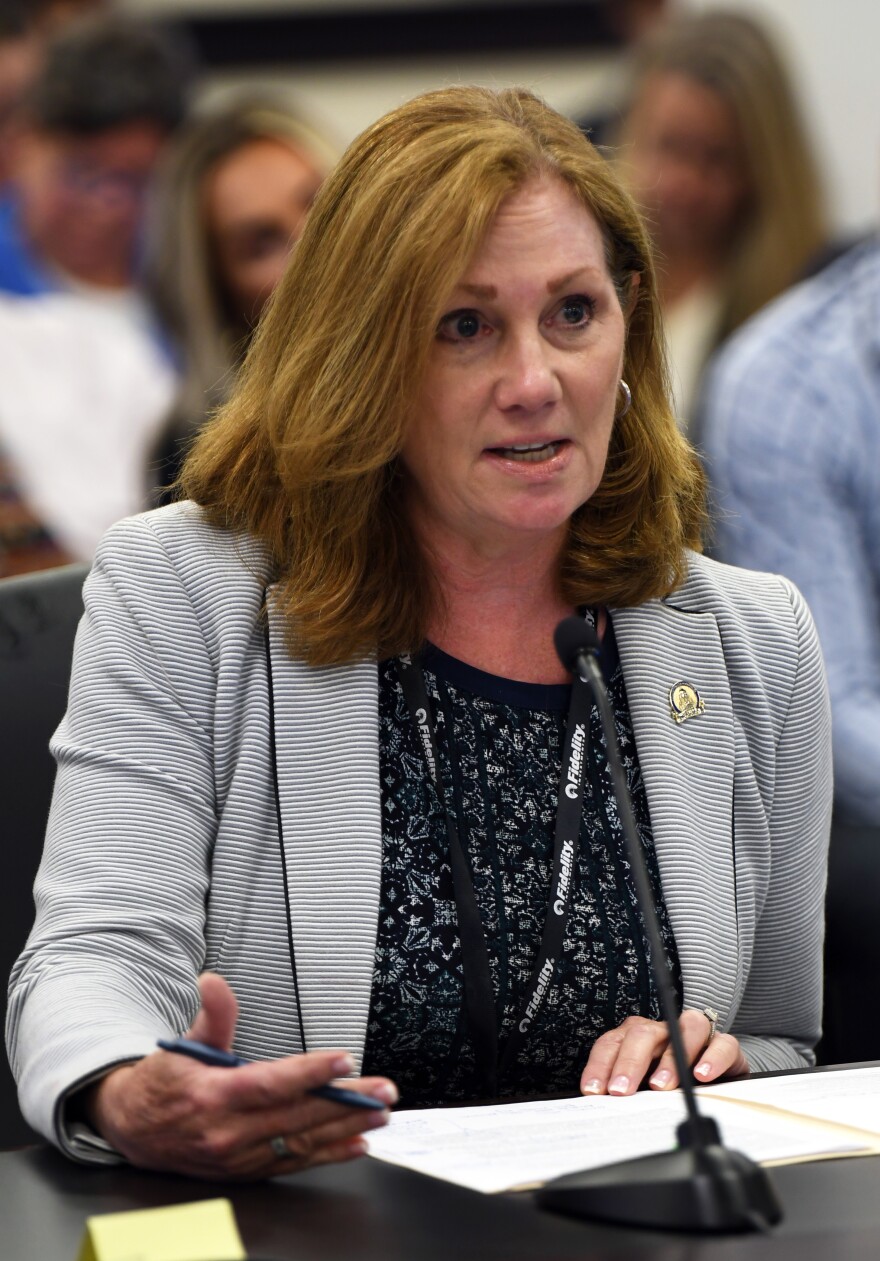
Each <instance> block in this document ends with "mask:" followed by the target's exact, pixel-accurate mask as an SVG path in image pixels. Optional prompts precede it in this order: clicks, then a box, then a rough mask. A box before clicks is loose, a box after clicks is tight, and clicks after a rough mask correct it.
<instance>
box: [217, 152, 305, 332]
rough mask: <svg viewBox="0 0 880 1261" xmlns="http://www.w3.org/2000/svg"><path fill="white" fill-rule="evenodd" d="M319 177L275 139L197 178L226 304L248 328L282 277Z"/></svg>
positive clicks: (229, 158) (299, 155) (235, 154)
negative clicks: (201, 186)
mask: <svg viewBox="0 0 880 1261" xmlns="http://www.w3.org/2000/svg"><path fill="white" fill-rule="evenodd" d="M321 179H322V174H321V172H320V171H319V170H318V168H317V167H316V166H315V165H313V163H312V162H310V161H309V159H308V158H306V157H305V156H304V155H303V154H302V153H300V152H299V151H298V150H296V149H294V148H292V147H291V146H290V145H289V144H286V143H285V142H284V141H283V140H273V139H270V138H266V139H261V140H251V141H249V142H248V143H247V144H244V145H242V146H241V148H239V149H236V150H235V151H234V152H233V153H230V154H229V155H228V156H227V157H225V158H222V159H221V160H220V161H219V162H218V163H217V164H216V165H215V166H214V167H213V168H212V170H211V171H210V173H209V175H208V177H207V179H206V181H205V192H204V197H205V202H204V204H205V217H206V220H207V226H208V233H209V236H210V240H211V243H212V246H213V253H214V259H215V263H216V266H217V269H218V271H219V275H220V280H221V283H222V285H223V288H224V290H225V292H226V295H227V297H228V300H229V303H230V306H231V308H232V310H233V311H234V312H235V314H236V315H237V317H238V318H240V319H242V320H243V321H244V322H245V323H247V324H254V323H256V321H257V319H258V318H259V316H260V312H261V311H262V309H263V307H264V306H265V304H266V300H267V298H268V297H269V295H270V294H271V292H272V290H273V289H274V288H275V286H276V285H277V284H278V281H279V280H280V279H281V277H282V275H283V274H284V268H285V266H286V265H287V259H288V255H289V254H290V248H291V246H292V245H293V243H294V241H295V240H296V239H297V237H298V236H299V235H300V233H301V232H302V228H303V220H304V219H305V216H306V212H307V211H308V209H309V207H310V206H311V204H312V202H313V201H314V199H315V194H316V193H317V191H318V189H319V187H320V185H321Z"/></svg>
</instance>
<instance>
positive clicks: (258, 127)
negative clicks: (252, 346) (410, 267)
mask: <svg viewBox="0 0 880 1261" xmlns="http://www.w3.org/2000/svg"><path fill="white" fill-rule="evenodd" d="M335 156H336V155H335V153H334V150H333V148H332V145H331V144H330V143H329V142H328V141H327V140H325V139H324V138H323V137H322V136H321V135H320V134H319V133H318V132H317V131H315V130H314V129H313V128H312V127H310V126H309V124H308V123H306V122H305V121H304V120H303V118H302V117H301V115H300V114H299V113H298V112H297V111H296V110H295V109H293V108H292V107H291V106H290V105H288V104H287V103H285V102H284V101H283V100H278V99H275V98H272V99H269V98H255V97H248V98H246V99H238V100H236V101H233V102H231V103H229V104H227V105H225V106H223V107H221V108H217V109H214V110H212V111H211V112H210V113H208V114H205V115H203V116H202V117H200V118H197V119H195V120H194V121H193V122H192V123H191V124H190V125H189V127H188V128H187V129H186V131H185V132H184V133H183V134H182V135H181V137H180V140H179V142H178V144H177V145H176V147H175V150H174V152H173V153H172V155H171V157H170V160H169V162H168V163H167V165H166V167H165V170H164V176H163V179H162V181H161V185H160V189H159V194H158V201H157V209H156V215H155V221H154V228H153V233H152V237H151V248H150V263H149V266H148V280H149V285H150V288H151V291H152V297H153V301H154V303H155V306H156V309H157V312H158V314H159V317H160V319H161V320H162V322H163V325H164V327H165V328H166V329H167V330H168V333H169V334H170V336H171V338H172V340H173V342H174V344H175V347H176V352H177V354H178V356H179V359H180V364H181V372H182V375H181V385H180V390H179V393H178V397H177V400H176V402H175V405H174V407H173V409H172V413H171V416H170V417H169V423H168V425H167V427H166V429H165V432H164V434H163V436H162V439H161V442H160V444H159V448H158V450H157V452H156V459H155V461H154V468H153V470H152V476H153V477H154V479H155V484H156V485H157V486H158V487H166V486H168V485H169V484H170V483H171V482H172V481H174V479H175V477H176V475H177V471H178V467H179V464H180V461H181V458H182V454H183V452H184V450H185V448H186V446H187V443H188V440H189V439H190V438H191V437H192V436H193V435H194V434H195V433H196V432H197V431H198V429H199V427H200V426H201V424H202V422H203V421H204V419H205V417H206V416H207V415H208V413H209V412H210V411H211V410H212V409H213V408H214V407H216V406H217V405H218V404H220V403H222V402H224V401H225V399H226V397H227V395H228V393H229V390H230V387H231V385H232V381H233V379H234V376H235V372H236V369H237V368H238V365H239V363H240V362H241V359H242V358H243V355H244V352H245V350H246V349H247V346H248V343H249V341H250V336H251V333H252V331H253V328H254V326H255V324H256V322H257V320H258V318H259V316H260V313H261V312H262V310H263V307H264V306H265V303H266V301H267V299H268V297H269V295H270V294H271V293H272V290H273V289H274V288H275V286H276V284H277V283H278V281H279V280H280V279H281V276H282V273H283V271H284V268H285V265H286V263H287V258H288V255H289V253H290V249H291V246H292V245H293V243H294V241H295V240H296V239H297V237H298V236H299V234H300V232H301V231H302V226H303V221H304V219H305V215H306V213H307V211H308V209H309V207H310V206H311V204H312V201H313V199H314V196H315V194H316V193H317V191H318V188H319V187H320V185H321V182H322V180H323V179H324V176H325V175H326V174H327V172H328V171H329V170H330V168H331V166H332V165H333V163H334V161H335Z"/></svg>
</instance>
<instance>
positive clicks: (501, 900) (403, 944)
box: [363, 623, 681, 1105]
mask: <svg viewBox="0 0 880 1261" xmlns="http://www.w3.org/2000/svg"><path fill="white" fill-rule="evenodd" d="M422 662H423V667H424V675H425V682H426V685H427V689H428V694H429V696H430V697H431V703H432V706H433V708H434V716H435V720H436V724H437V743H438V748H439V760H440V773H441V779H442V783H443V789H444V793H445V797H446V801H447V802H449V804H450V806H451V808H452V810H453V811H454V815H455V818H456V820H457V824H458V830H459V835H460V836H461V838H462V843H463V844H464V846H465V848H466V851H467V854H468V858H469V860H470V865H471V872H472V876H473V883H474V891H475V893H476V896H477V900H478V903H479V906H480V911H481V915H482V920H483V927H484V930H485V933H486V938H487V942H488V945H489V956H490V967H491V974H492V981H493V986H494V990H495V993H496V996H497V1014H498V1015H499V1017H500V1020H499V1048H500V1049H502V1050H503V1047H504V1041H505V1038H506V1035H507V1034H508V1032H509V1031H510V1029H511V1028H512V1026H513V1023H514V1020H515V1019H516V1017H517V1016H518V1014H519V1011H520V1007H521V1005H522V1003H523V1001H524V997H525V991H526V988H527V986H528V982H529V978H530V976H531V973H532V970H533V968H534V966H535V962H536V957H537V954H538V950H539V947H540V943H541V936H542V932H543V928H544V919H545V916H546V913H547V905H548V892H549V888H550V875H551V868H552V858H553V841H554V831H555V824H556V803H557V793H558V781H559V767H560V757H561V749H562V744H563V741H564V737H565V724H566V718H567V714H568V705H569V700H570V696H571V688H570V687H568V686H566V685H564V684H563V685H559V686H543V685H539V684H528V683H516V682H512V681H510V680H508V679H502V678H498V677H496V676H495V675H491V674H486V673H484V672H483V671H481V670H476V669H474V668H473V667H472V666H468V665H466V664H465V663H463V662H461V661H457V660H455V659H454V658H452V657H449V656H447V655H446V654H445V653H442V652H440V651H439V650H437V649H433V648H432V649H429V650H428V652H427V653H426V654H425V655H424V656H423V658H422ZM603 668H604V670H605V674H606V678H608V680H609V691H610V695H611V702H612V705H613V708H614V713H615V719H616V723H617V735H618V739H619V741H620V746H621V753H622V756H623V760H624V766H625V769H626V774H627V779H628V781H629V788H630V792H631V794H632V798H633V806H634V810H635V815H636V821H637V823H638V828H639V834H640V836H641V840H642V845H643V849H644V854H645V858H646V861H647V864H648V870H649V874H650V877H651V882H652V885H653V888H654V894H655V901H656V906H657V910H658V914H659V918H660V924H661V930H662V933H663V938H664V942H665V945H666V950H667V954H668V956H669V959H670V962H671V964H672V968H673V975H674V978H675V984H676V987H677V990H678V993H679V995H680V993H681V978H680V971H679V965H678V958H677V954H676V950H675V941H674V938H673V934H672V930H671V927H670V924H669V919H668V916H667V913H666V906H665V903H664V901H663V896H662V891H661V888H660V877H659V872H658V868H657V860H656V855H655V853H654V845H653V840H652V836H651V828H650V821H649V818H648V810H647V801H646V798H645V791H644V786H643V784H642V779H641V774H640V771H639V763H638V757H637V755H636V748H635V741H634V739H633V732H632V724H631V722H630V716H629V708H628V705H627V699H626V689H625V687H624V682H623V672H622V670H621V668H620V664H619V661H618V659H617V654H616V649H615V647H614V642H613V634H611V632H610V623H609V633H607V634H606V637H605V643H604V644H603ZM379 724H380V740H379V747H380V749H381V750H382V754H381V783H382V831H383V864H382V885H381V895H380V910H379V930H378V940H377V944H376V959H375V967H374V972H373V989H372V999H371V1006H370V1013H369V1020H368V1028H367V1042H366V1048H365V1053H364V1067H363V1072H364V1074H365V1075H369V1074H373V1073H380V1074H385V1075H388V1076H390V1077H393V1078H394V1080H395V1081H396V1082H397V1084H398V1086H399V1087H400V1091H401V1102H402V1103H403V1104H405V1105H416V1104H423V1105H424V1104H438V1103H442V1102H444V1101H451V1100H464V1099H477V1098H480V1097H482V1096H483V1095H484V1094H485V1089H484V1088H483V1087H482V1085H481V1079H480V1077H479V1074H478V1073H477V1071H476V1067H475V1059H474V1048H473V1044H472V1041H471V1038H470V1035H469V1030H468V1019H467V1014H466V1011H465V1009H464V991H463V984H462V958H461V948H460V944H459V939H458V931H457V917H456V907H455V897H454V893H453V887H452V873H451V870H450V865H449V858H448V842H447V832H446V820H445V814H444V807H443V805H442V803H441V801H440V799H439V795H438V793H437V791H436V789H435V787H434V783H433V781H432V779H431V777H430V775H429V772H428V767H427V763H426V760H425V755H424V752H423V750H422V747H421V742H420V739H419V737H418V734H417V732H416V729H415V725H414V722H413V720H412V718H411V716H410V712H409V709H408V707H407V704H406V701H405V699H404V696H403V692H402V690H401V687H400V683H399V681H398V678H397V670H396V666H395V663H394V662H393V661H384V662H381V663H380V665H379ZM590 727H591V730H590V739H589V742H588V756H587V767H586V776H587V779H586V792H585V797H584V811H583V821H582V824H581V835H580V846H579V851H578V861H577V870H576V883H575V887H574V890H573V896H572V901H571V909H570V913H569V917H568V923H567V926H566V934H565V941H564V945H563V950H562V954H561V957H560V960H559V963H558V965H557V969H556V974H555V983H554V984H553V985H552V987H551V989H550V991H549V993H548V994H547V995H546V996H545V999H544V1002H543V1004H542V1006H541V1008H540V1010H539V1013H538V1017H537V1019H536V1020H535V1021H534V1022H533V1024H532V1026H531V1028H530V1030H529V1034H528V1036H527V1037H526V1038H525V1039H524V1040H523V1042H522V1044H521V1046H520V1050H519V1053H518V1055H517V1058H516V1059H515V1060H514V1062H513V1063H512V1065H511V1066H510V1067H509V1069H508V1070H507V1072H506V1073H505V1074H504V1076H503V1077H502V1078H501V1080H500V1082H499V1095H500V1096H501V1097H504V1098H509V1097H512V1096H515V1095H526V1094H532V1095H534V1094H542V1093H553V1092H557V1091H560V1092H561V1091H571V1092H576V1091H577V1089H578V1084H579V1081H580V1074H581V1071H582V1069H583V1066H584V1064H585V1063H586V1059H587V1054H588V1052H589V1049H590V1046H591V1045H592V1043H593V1041H594V1039H595V1038H596V1037H597V1036H598V1035H599V1034H600V1033H603V1032H604V1031H605V1030H607V1029H612V1028H614V1027H615V1026H617V1025H619V1024H620V1023H621V1021H622V1020H623V1019H624V1018H625V1017H626V1016H628V1015H631V1014H641V1015H645V1016H650V1017H651V1018H653V1019H658V1018H659V1002H658V998H657V993H656V988H655V985H654V982H653V980H652V977H651V970H650V967H649V962H648V960H649V951H648V945H647V941H646V938H645V932H644V927H643V925H642V921H641V917H640V915H639V913H638V911H637V908H636V896H635V889H634V882H633V880H632V876H631V873H630V869H629V864H628V862H627V860H626V858H625V853H624V840H623V834H622V829H621V826H620V822H619V819H618V815H617V808H616V806H615V802H614V797H613V793H612V790H611V778H610V774H609V772H608V768H607V764H606V758H605V743H604V739H603V737H602V733H601V725H600V721H599V715H598V711H597V710H596V707H595V705H594V706H593V709H592V714H591V718H590Z"/></svg>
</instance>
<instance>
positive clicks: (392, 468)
mask: <svg viewBox="0 0 880 1261" xmlns="http://www.w3.org/2000/svg"><path fill="white" fill-rule="evenodd" d="M538 176H544V177H551V178H557V179H560V180H562V181H563V182H564V183H565V184H566V185H567V186H568V187H569V188H570V189H571V190H572V192H573V193H574V195H575V196H576V197H577V198H578V199H579V200H580V201H581V203H582V204H583V206H584V207H585V209H586V210H587V211H588V212H589V213H590V214H592V215H593V216H595V219H596V221H597V222H598V224H599V225H600V227H601V230H602V232H603V235H604V239H605V246H606V252H607V261H608V267H609V271H610V274H611V276H612V278H613V280H614V282H615V286H616V288H617V291H618V294H619V296H620V300H621V304H622V306H623V307H624V310H625V311H627V312H628V332H627V338H626V347H625V356H624V377H625V379H626V380H627V381H628V382H629V384H630V387H631V389H632V396H633V401H632V406H631V408H630V409H629V410H628V411H627V412H626V414H625V415H623V416H622V417H621V419H619V420H618V421H617V422H616V423H615V425H614V428H613V432H612V436H611V443H610V448H609V453H608V459H607V463H606V467H605V470H604V475H603V477H602V480H601V483H600V485H599V487H598V488H597V490H596V492H595V493H594V495H593V496H592V497H591V499H590V500H589V501H588V502H587V503H585V504H584V505H583V506H582V507H581V508H580V509H579V510H578V511H577V512H576V513H575V515H574V517H573V519H572V522H571V526H570V530H569V537H568V542H567V546H566V548H565V551H564V555H563V556H562V558H561V563H560V587H561V591H562V593H563V594H564V595H565V598H566V599H567V600H569V601H570V602H571V603H572V604H573V605H578V604H599V603H602V604H611V605H625V604H638V603H641V602H642V601H645V600H648V599H651V598H652V597H657V596H663V595H665V594H667V593H668V592H669V591H670V590H672V589H673V587H675V586H676V585H677V584H678V582H679V581H680V580H681V579H682V577H683V574H684V572H685V570H686V564H687V562H686V557H685V549H686V548H687V547H688V546H690V547H698V546H699V544H700V539H701V533H702V527H703V523H704V480H703V475H702V471H701V467H700V464H699V461H698V460H697V458H696V456H695V454H694V452H693V451H692V449H691V448H690V447H689V446H688V444H687V442H686V441H685V440H684V439H683V438H682V436H681V435H680V433H679V430H678V427H677V425H676V423H675V420H674V418H673V415H672V412H671V409H670V405H669V401H668V390H667V379H666V368H665V363H664V358H663V348H662V338H661V336H660V332H659V317H658V306H657V299H656V294H655V282H654V272H653V268H652V263H651V255H650V246H649V243H648V239H647V236H646V233H645V231H644V228H643V226H642V223H641V221H640V219H639V215H638V213H637V211H636V209H635V207H634V205H633V203H632V201H631V200H630V198H629V196H628V195H627V194H626V193H625V192H624V190H623V189H622V187H621V185H620V182H619V180H618V178H617V176H616V174H615V173H614V171H613V170H612V169H611V168H610V166H609V165H608V163H607V162H606V161H605V160H604V159H603V158H602V157H601V156H600V155H599V154H598V153H597V151H596V150H595V149H594V148H593V146H592V145H591V144H590V143H589V141H588V140H586V139H585V137H584V136H583V134H582V133H581V132H580V131H579V129H578V128H577V127H576V126H575V125H574V124H573V123H572V122H570V121H569V120H568V119H565V118H563V117H562V116H561V115H560V114H558V113H556V112H555V111H554V110H552V109H550V108H549V107H548V106H547V105H545V104H544V103H543V102H542V101H540V100H539V99H538V98H537V97H535V96H533V95H532V94H531V93H529V92H526V91H523V90H520V89H508V90H505V91H501V92H494V91H490V90H488V89H483V88H476V87H470V88H449V89H446V90H442V91H438V92H430V93H427V94H425V95H424V96H420V97H417V98H416V99H415V100H413V101H410V102H409V103H408V104H406V105H403V106H401V107H400V108H399V109H396V110H394V111H392V112H391V113H390V114H387V115H386V116H385V117H384V118H381V119H380V120H379V121H378V122H377V123H375V124H374V125H373V126H372V127H370V128H369V129H368V130H367V131H365V132H364V133H363V134H362V135H361V136H360V137H358V138H357V139H356V140H355V141H354V142H353V144H352V145H351V147H350V148H349V149H348V151H347V152H346V153H345V155H344V156H343V158H342V160H341V162H340V164H339V166H338V167H337V168H336V169H335V171H334V172H333V174H332V175H331V176H330V177H329V179H328V180H327V181H326V183H325V184H324V186H323V188H322V190H321V192H320V193H319V195H318V197H317V200H316V201H315V204H314V206H313V208H312V210H311V212H310V215H309V219H308V222H307V225H306V228H305V231H304V233H303V235H302V237H301V238H300V240H299V242H298V244H297V245H296V247H295V248H294V251H293V256H292V258H291V262H290V264H289V268H288V271H287V273H286V275H285V277H284V279H283V281H282V282H281V284H280V285H279V286H278V288H277V289H276V291H275V294H274V296H273V298H272V299H271V300H270V304H269V306H268V308H267V310H266V312H265V314H264V317H263V320H262V321H261V324H260V327H259V329H258V331H257V335H256V337H255V339H254V343H253V345H252V347H251V350H250V353H249V355H248V358H247V360H246V362H245V365H244V369H243V372H242V375H241V378H240V380H239V384H238V387H237V389H236V392H235V394H234V396H233V398H232V399H231V400H230V401H229V403H228V404H227V405H226V406H225V407H224V408H223V409H222V410H221V411H220V413H219V414H218V416H217V417H216V419H215V420H214V421H213V422H211V423H209V425H208V426H207V428H206V429H205V430H204V431H203V433H202V434H201V436H200V438H199V440H198V442H197V444H196V446H195V448H194V450H193V452H192V454H191V456H190V458H189V460H188V462H187V465H186V466H185V469H184V473H183V479H182V485H183V489H184V491H185V492H186V493H187V494H189V495H190V497H191V498H193V499H194V500H196V501H197V502H198V503H199V504H201V505H202V506H203V507H204V509H205V510H206V512H207V514H208V515H209V517H210V518H211V519H212V520H214V521H216V522H218V523H221V524H223V525H226V526H229V527H231V528H237V529H242V530H246V531H249V532H250V533H251V534H253V535H256V536H257V537H258V538H260V539H261V540H263V541H264V543H265V544H266V545H267V547H268V551H269V554H270V555H271V557H272V560H273V562H274V566H275V572H276V576H277V579H278V582H279V592H278V598H279V600H280V604H281V608H282V609H283V611H284V613H285V614H286V617H287V620H288V627H289V638H290V645H291V649H292V651H294V652H295V653H296V654H298V655H299V656H301V657H303V658H304V659H305V660H306V661H308V662H310V663H312V664H315V665H326V664H334V663H341V662H344V661H349V660H353V659H355V658H357V657H359V656H362V655H364V654H366V653H370V652H377V653H378V654H379V656H380V657H382V656H390V655H392V654H395V653H398V652H402V651H412V650H415V649H418V648H419V646H420V645H421V644H422V642H423V641H424V636H425V628H426V625H427V619H428V615H429V611H430V610H431V608H432V607H433V605H432V602H433V601H434V600H435V599H437V592H436V590H435V587H434V583H433V579H432V575H431V572H430V569H429V567H428V565H427V563H426V561H425V559H424V557H423V556H422V555H421V554H420V552H419V551H418V548H417V545H416V543H415V541H414V539H413V536H412V531H411V529H410V526H409V522H408V521H407V519H406V515H405V512H404V508H403V504H404V496H403V494H402V490H403V486H402V481H403V479H404V478H405V476H406V474H405V471H404V470H403V469H402V467H401V462H400V451H401V447H402V444H403V441H404V435H405V432H406V428H407V421H408V419H409V417H410V416H411V415H412V414H413V411H414V408H415V407H416V406H417V402H418V397H419V391H420V387H421V382H422V380H423V373H424V368H425V363H426V357H427V355H428V352H429V349H430V347H431V345H432V343H433V340H434V337H435V335H436V329H437V324H438V321H439V319H440V317H441V315H442V314H443V311H444V304H445V303H446V301H448V298H449V295H450V293H451V291H452V288H453V287H454V285H455V283H456V281H457V280H458V278H459V277H460V276H461V274H462V273H463V272H464V270H465V268H466V267H467V265H468V262H469V260H470V259H471V258H472V256H473V254H474V252H475V251H476V249H477V248H478V247H479V245H480V243H481V241H482V240H483V238H484V236H485V234H486V232H487V230H488V229H489V227H490V226H491V224H492V221H493V219H494V216H495V214H496V212H497V210H498V207H499V205H500V204H501V202H502V201H503V200H504V198H505V197H508V196H510V194H511V193H512V192H514V191H515V190H517V189H518V188H520V187H521V186H522V185H523V184H524V183H525V182H526V181H528V180H530V179H533V178H535V177H538ZM634 276H637V277H638V278H639V281H640V283H639V284H638V287H637V289H636V290H635V292H634V294H633V286H632V279H633V277H634ZM631 295H632V301H631V300H630V299H631Z"/></svg>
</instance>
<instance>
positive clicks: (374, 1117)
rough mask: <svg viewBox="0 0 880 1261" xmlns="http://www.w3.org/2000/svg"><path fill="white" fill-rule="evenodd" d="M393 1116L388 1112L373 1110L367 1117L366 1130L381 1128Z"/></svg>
mask: <svg viewBox="0 0 880 1261" xmlns="http://www.w3.org/2000/svg"><path fill="white" fill-rule="evenodd" d="M390 1120H391V1117H390V1116H389V1115H388V1113H387V1112H371V1113H370V1115H369V1116H368V1117H367V1123H366V1125H365V1126H364V1129H366V1130H380V1129H381V1128H382V1126H383V1125H387V1124H388V1122H389V1121H390Z"/></svg>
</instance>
